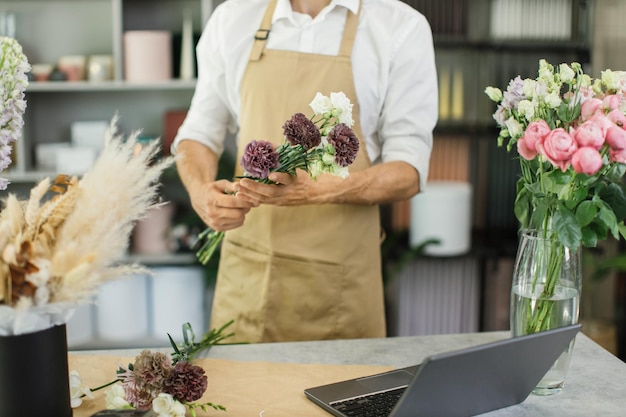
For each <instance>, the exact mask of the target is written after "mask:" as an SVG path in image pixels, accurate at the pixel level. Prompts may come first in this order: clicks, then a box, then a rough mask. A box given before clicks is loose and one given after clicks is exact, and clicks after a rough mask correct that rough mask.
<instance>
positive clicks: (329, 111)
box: [195, 92, 359, 265]
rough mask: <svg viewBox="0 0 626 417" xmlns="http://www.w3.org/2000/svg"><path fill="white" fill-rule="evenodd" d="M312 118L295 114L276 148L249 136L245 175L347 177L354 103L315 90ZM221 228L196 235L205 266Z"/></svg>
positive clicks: (355, 144) (353, 145)
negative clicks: (325, 175) (323, 175)
mask: <svg viewBox="0 0 626 417" xmlns="http://www.w3.org/2000/svg"><path fill="white" fill-rule="evenodd" d="M309 106H310V107H311V109H312V110H313V116H311V117H310V118H308V117H307V116H305V115H304V114H302V113H296V114H294V115H293V116H292V117H291V118H290V119H289V120H287V121H286V122H285V124H284V125H283V133H284V136H285V140H284V142H283V143H282V144H281V145H280V146H278V147H275V146H274V145H273V144H272V143H271V142H268V141H265V140H253V141H252V142H250V143H248V144H247V145H246V147H245V149H244V151H243V155H242V157H241V161H240V164H241V166H242V167H243V169H244V170H245V175H244V178H250V179H252V180H255V181H258V182H262V183H265V184H271V183H272V181H270V180H269V178H268V177H269V174H270V173H272V172H285V173H288V174H291V175H296V170H297V169H301V170H303V171H306V172H307V173H308V174H309V175H310V176H311V178H313V179H315V178H317V177H318V176H319V175H321V174H330V175H336V176H339V177H342V178H345V177H347V176H348V174H349V171H348V166H349V165H350V164H352V163H353V162H354V160H355V159H356V155H357V152H358V151H359V139H358V138H357V137H356V135H355V134H354V132H353V130H352V126H353V125H354V121H353V120H352V106H353V105H352V103H351V102H350V100H349V99H348V97H346V95H345V94H344V93H342V92H338V93H331V94H330V97H328V96H324V95H323V94H321V93H317V94H316V95H315V97H314V99H313V101H312V102H311V103H310V104H309ZM223 238H224V232H218V231H215V230H212V229H210V228H207V229H205V230H204V231H203V232H202V233H200V235H199V236H198V241H197V242H196V245H195V246H196V247H199V250H198V251H197V252H196V256H197V257H198V260H199V261H200V262H201V263H202V264H203V265H206V264H207V263H208V262H209V260H210V259H211V257H212V256H213V253H214V252H215V250H216V249H217V247H218V245H219V244H220V242H221V241H222V239H223Z"/></svg>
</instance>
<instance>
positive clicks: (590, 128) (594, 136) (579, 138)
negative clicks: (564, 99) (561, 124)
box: [574, 120, 604, 149]
mask: <svg viewBox="0 0 626 417" xmlns="http://www.w3.org/2000/svg"><path fill="white" fill-rule="evenodd" d="M574 138H575V139H576V143H578V146H581V147H583V146H590V147H592V148H594V149H600V148H601V147H602V145H603V144H604V132H603V131H602V128H601V127H600V126H598V125H597V124H596V123H595V122H594V121H592V120H588V121H586V122H585V123H583V124H582V125H580V126H579V127H578V128H577V129H576V130H575V131H574Z"/></svg>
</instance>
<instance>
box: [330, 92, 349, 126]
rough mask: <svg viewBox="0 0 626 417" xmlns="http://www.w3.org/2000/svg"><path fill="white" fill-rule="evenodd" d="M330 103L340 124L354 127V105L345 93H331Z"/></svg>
mask: <svg viewBox="0 0 626 417" xmlns="http://www.w3.org/2000/svg"><path fill="white" fill-rule="evenodd" d="M330 102H331V104H332V106H333V110H332V114H333V116H335V117H336V118H337V120H339V123H344V124H346V125H347V126H348V127H352V126H353V125H354V120H352V106H354V105H353V104H352V103H351V102H350V99H349V98H348V97H346V95H345V94H344V93H343V92H339V93H330Z"/></svg>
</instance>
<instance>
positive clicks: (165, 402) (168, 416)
mask: <svg viewBox="0 0 626 417" xmlns="http://www.w3.org/2000/svg"><path fill="white" fill-rule="evenodd" d="M152 410H153V411H154V412H155V413H157V415H158V416H160V417H185V413H186V412H187V410H186V409H185V406H184V405H183V404H182V403H180V402H179V401H177V400H175V399H174V397H172V396H171V395H170V394H165V393H161V394H159V395H158V397H156V398H155V399H154V400H153V401H152Z"/></svg>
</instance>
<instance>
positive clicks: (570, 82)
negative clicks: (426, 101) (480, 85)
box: [485, 60, 626, 333]
mask: <svg viewBox="0 0 626 417" xmlns="http://www.w3.org/2000/svg"><path fill="white" fill-rule="evenodd" d="M485 93H486V94H487V95H488V96H489V98H490V99H491V100H493V101H495V102H496V103H498V107H497V110H496V112H495V114H494V119H495V120H496V122H497V124H498V126H499V127H500V135H499V137H498V144H499V145H503V144H504V142H505V141H506V142H507V149H508V150H511V149H512V148H513V147H515V148H516V149H517V152H518V153H519V155H520V156H521V158H520V159H519V160H520V166H521V177H520V179H519V181H518V183H517V198H516V201H515V215H516V216H517V218H518V220H519V221H520V223H521V228H522V229H533V230H535V231H537V233H538V235H539V236H540V237H544V238H551V239H552V241H553V244H552V245H551V248H552V249H551V250H549V251H548V252H549V253H548V254H547V256H548V257H549V258H548V259H551V262H550V265H551V269H550V271H549V272H548V275H549V276H548V277H547V278H546V285H545V286H544V290H543V292H544V293H543V294H542V298H541V300H540V301H539V303H540V305H538V306H537V307H536V308H535V309H534V313H533V316H532V317H531V318H530V319H529V320H528V324H527V332H528V333H533V332H536V331H540V330H545V329H547V328H549V316H550V309H551V308H552V305H553V303H551V302H550V298H551V297H552V296H553V294H554V290H555V288H556V287H557V285H558V280H559V279H560V263H559V262H560V259H562V253H563V248H564V247H567V248H570V249H572V250H574V249H576V248H578V247H580V246H581V245H582V246H587V247H594V246H596V244H597V242H598V240H603V239H607V238H608V237H609V236H613V237H614V238H616V239H619V238H620V235H621V236H622V237H626V227H625V226H624V219H625V218H626V185H624V183H623V182H622V178H623V176H624V173H626V165H625V163H626V115H625V113H626V72H622V71H611V70H606V71H603V72H602V77H601V78H600V79H592V78H591V77H590V76H589V75H587V74H584V73H583V71H582V68H581V66H580V64H578V63H572V64H571V65H568V64H561V65H559V66H558V67H557V68H555V67H553V66H552V65H550V64H549V63H547V62H546V61H545V60H541V61H540V62H539V71H538V77H537V78H536V79H525V80H522V79H521V77H516V78H515V79H513V80H511V81H510V83H509V85H508V87H507V90H506V91H505V92H504V93H503V92H502V91H501V90H500V89H498V88H494V87H487V89H486V90H485ZM546 303H547V304H546ZM543 307H545V308H543Z"/></svg>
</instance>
